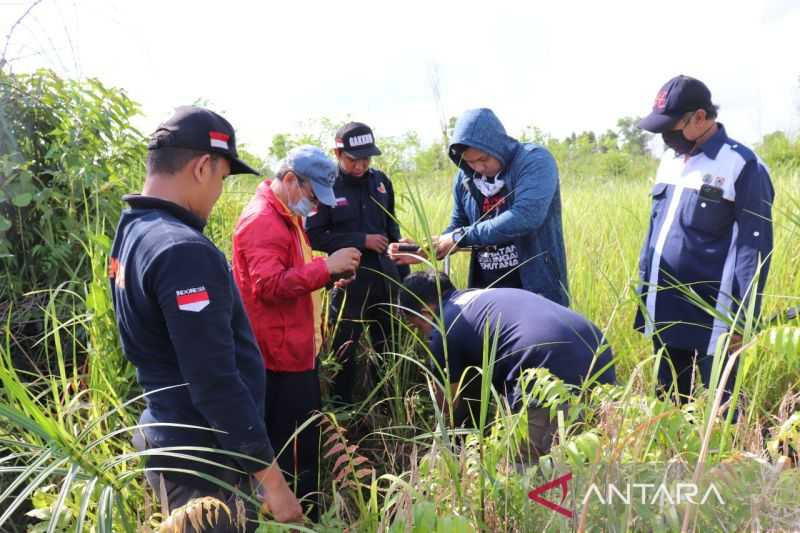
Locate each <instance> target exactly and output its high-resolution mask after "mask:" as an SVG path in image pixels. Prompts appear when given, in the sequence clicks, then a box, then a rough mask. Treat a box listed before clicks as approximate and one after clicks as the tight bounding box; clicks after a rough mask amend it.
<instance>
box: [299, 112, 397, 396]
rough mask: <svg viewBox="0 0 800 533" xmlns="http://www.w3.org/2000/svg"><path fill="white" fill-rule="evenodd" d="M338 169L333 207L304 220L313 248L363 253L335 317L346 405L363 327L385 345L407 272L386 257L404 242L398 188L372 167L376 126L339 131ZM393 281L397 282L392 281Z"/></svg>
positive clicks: (378, 346)
mask: <svg viewBox="0 0 800 533" xmlns="http://www.w3.org/2000/svg"><path fill="white" fill-rule="evenodd" d="M335 153H336V159H337V160H338V162H339V171H338V175H337V178H336V183H335V185H334V192H335V193H336V205H335V207H328V206H320V208H319V210H318V211H317V213H316V214H315V215H314V216H311V217H309V218H308V219H307V220H306V230H307V231H308V237H309V239H311V244H312V246H313V247H314V249H315V250H321V251H323V252H326V253H329V254H331V253H334V252H335V251H336V250H339V249H341V248H345V247H348V246H353V247H356V248H358V249H359V250H361V251H362V253H363V255H362V258H361V268H359V269H358V272H357V273H356V278H355V280H353V282H352V283H351V284H350V285H349V286H348V287H347V290H346V292H344V291H337V292H336V294H335V295H334V298H333V302H332V312H331V316H333V317H337V316H338V315H339V311H341V318H342V320H341V321H340V322H339V324H338V328H337V330H336V335H335V337H334V340H333V346H334V350H336V351H337V355H338V357H339V359H340V361H341V362H342V369H341V371H340V372H339V374H338V375H337V376H336V378H335V380H334V386H333V394H334V395H335V396H338V397H339V399H340V400H342V401H343V402H345V403H351V402H352V401H353V394H352V392H353V387H354V385H355V384H356V383H357V380H358V379H359V374H362V373H363V372H361V371H360V368H363V367H362V366H361V365H359V363H358V361H357V360H356V357H355V355H356V352H357V350H356V348H357V346H358V342H359V339H360V338H361V333H362V331H363V328H364V325H365V324H366V325H367V326H368V328H369V334H370V339H371V341H372V346H373V348H374V349H375V351H376V352H377V353H382V352H384V351H385V349H386V342H387V337H388V335H389V333H390V331H391V327H392V323H391V318H390V314H389V306H388V304H389V303H391V302H392V297H391V293H392V289H393V285H394V282H399V281H400V280H401V276H402V275H403V274H406V273H407V272H408V267H404V270H400V269H398V267H397V265H395V263H394V262H393V261H392V260H391V259H389V258H388V257H387V256H386V249H387V246H388V245H389V243H392V242H397V241H398V240H400V227H399V226H398V224H397V222H396V220H395V218H394V216H395V210H394V189H393V188H392V182H391V181H390V180H389V178H388V177H387V176H386V174H384V173H383V172H381V171H380V170H376V169H374V168H370V166H369V164H370V158H371V157H372V156H376V155H380V153H381V151H380V150H379V149H378V147H377V146H376V145H375V137H374V135H373V133H372V130H371V129H370V128H369V126H367V125H366V124H362V123H360V122H350V123H349V124H345V125H344V126H342V127H341V128H340V129H339V131H338V132H336V148H335ZM393 280H394V282H393Z"/></svg>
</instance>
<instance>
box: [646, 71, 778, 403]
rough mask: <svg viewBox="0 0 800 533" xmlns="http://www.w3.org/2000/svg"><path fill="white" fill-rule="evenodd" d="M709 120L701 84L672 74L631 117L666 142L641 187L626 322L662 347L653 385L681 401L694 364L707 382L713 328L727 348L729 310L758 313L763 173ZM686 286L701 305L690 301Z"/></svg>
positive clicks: (768, 218)
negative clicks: (642, 207)
mask: <svg viewBox="0 0 800 533" xmlns="http://www.w3.org/2000/svg"><path fill="white" fill-rule="evenodd" d="M716 117H717V107H716V106H715V105H714V104H713V103H712V102H711V93H710V91H709V90H708V88H707V87H706V86H705V84H703V82H701V81H699V80H697V79H694V78H690V77H688V76H677V77H675V78H673V79H671V80H670V81H668V82H667V83H666V84H665V85H664V86H663V87H662V88H661V90H660V91H659V92H658V94H657V96H656V100H655V103H654V105H653V111H652V113H650V115H648V116H647V117H645V118H644V119H642V120H641V121H640V122H639V127H640V128H642V129H645V130H647V131H651V132H653V133H660V134H661V136H662V138H663V140H664V143H665V144H666V148H667V149H666V151H665V152H664V155H663V156H662V157H661V163H660V165H659V167H658V172H657V175H656V181H655V184H654V186H653V189H652V192H651V196H652V204H653V205H652V211H651V217H650V229H649V231H648V233H647V237H646V239H645V241H644V246H643V247H642V252H641V256H640V259H639V275H640V278H641V286H640V290H639V293H640V296H641V299H642V305H641V306H640V309H639V312H638V313H637V315H636V323H635V327H636V328H637V329H638V330H640V331H642V332H644V334H645V335H648V336H652V338H653V344H654V346H655V349H656V350H659V349H661V348H662V347H663V348H664V349H665V352H664V357H663V358H662V360H661V365H660V368H659V373H658V374H659V382H660V384H661V385H662V386H663V387H664V388H665V389H667V390H669V389H670V388H671V387H673V385H675V386H676V389H677V392H678V393H679V394H680V398H681V401H686V398H687V396H688V395H690V394H691V392H692V391H691V387H692V377H693V374H694V372H693V370H694V368H695V365H696V366H697V368H698V370H699V374H700V378H701V379H702V381H703V384H704V385H706V386H708V383H709V380H710V376H711V369H712V365H713V362H714V353H715V351H716V348H717V343H718V341H720V337H721V336H722V335H723V334H725V333H728V332H729V331H730V333H731V340H730V344H729V346H730V347H735V346H737V345H738V344H739V343H740V342H741V336H740V335H739V334H738V332H737V331H736V330H735V329H734V330H731V324H732V323H733V321H734V317H736V316H737V313H739V316H738V322H737V323H739V324H741V323H742V322H743V317H744V313H745V310H746V309H747V308H748V303H749V300H750V298H755V302H754V304H755V309H756V313H758V311H759V309H760V303H761V302H760V299H761V291H762V290H763V287H764V283H765V282H766V279H767V273H768V271H769V258H770V255H771V252H772V203H773V199H774V196H775V192H774V190H773V188H772V182H771V181H770V177H769V172H768V170H767V168H766V166H765V165H764V163H763V162H762V161H761V160H760V159H759V158H758V156H757V155H756V154H755V153H753V151H752V150H750V149H749V148H747V147H746V146H744V145H742V144H741V143H738V142H737V141H734V140H733V139H731V138H729V137H728V135H727V133H726V131H725V128H724V127H723V125H722V124H719V123H717V122H716ZM759 269H760V270H759ZM757 274H758V279H755V278H756V275H757ZM692 293H695V294H696V295H697V296H699V297H700V298H702V299H703V300H704V301H705V302H706V304H708V306H707V308H705V309H704V308H703V306H700V305H698V303H697V300H696V299H695V300H694V301H692V300H693V298H694V296H693V295H692ZM740 308H741V309H742V310H741V312H740V311H739V309H740ZM714 309H715V310H716V311H715V312H714V313H713V314H712V312H709V311H711V310H714ZM722 317H725V318H726V319H722ZM723 340H724V338H723ZM729 351H732V350H730V349H729ZM670 362H671V365H672V367H674V370H675V374H676V377H677V383H675V384H674V383H673V381H674V379H673V374H672V369H671V368H670ZM734 379H735V377H734V375H732V376H731V379H730V380H729V381H728V383H727V385H726V396H725V399H727V397H728V395H729V394H730V390H731V389H732V387H733V383H734ZM673 392H675V390H674V389H673Z"/></svg>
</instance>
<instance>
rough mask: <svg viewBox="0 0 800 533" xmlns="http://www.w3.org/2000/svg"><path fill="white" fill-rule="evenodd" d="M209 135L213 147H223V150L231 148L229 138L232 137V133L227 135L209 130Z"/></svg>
mask: <svg viewBox="0 0 800 533" xmlns="http://www.w3.org/2000/svg"><path fill="white" fill-rule="evenodd" d="M208 137H209V140H210V141H211V147H212V148H222V149H223V150H230V148H228V139H230V138H231V136H230V135H226V134H225V133H220V132H218V131H209V132H208Z"/></svg>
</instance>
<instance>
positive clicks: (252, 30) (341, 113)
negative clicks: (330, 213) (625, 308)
mask: <svg viewBox="0 0 800 533" xmlns="http://www.w3.org/2000/svg"><path fill="white" fill-rule="evenodd" d="M28 5H30V2H26V1H19V0H14V1H3V0H0V34H1V35H5V33H7V31H8V28H9V27H10V26H11V24H13V22H14V20H16V19H17V18H18V17H19V15H20V14H21V13H22V12H23V11H24V10H25V9H26V8H27V6H28ZM798 28H800V2H799V1H797V0H763V1H758V0H749V1H740V0H728V1H720V0H672V1H669V2H663V1H662V2H652V1H648V0H638V1H628V0H607V1H605V2H597V1H575V0H561V1H558V2H506V1H499V0H495V1H491V2H487V1H484V2H470V1H453V2H451V1H439V2H434V1H427V2H423V1H416V0H409V1H406V2H396V1H394V2H384V1H380V0H373V1H371V2H369V1H356V2H329V1H327V2H323V1H320V2H317V1H306V2H284V1H280V2H243V1H233V0H229V1H225V2H223V1H205V0H196V1H192V2H185V1H168V0H162V1H161V2H154V1H149V0H141V1H136V2H128V1H121V0H105V1H96V0H84V1H80V0H74V1H65V0H43V1H42V3H41V4H39V5H38V6H36V8H34V10H33V11H32V16H30V17H28V18H27V19H25V21H24V22H23V24H21V25H20V26H19V27H18V28H17V29H16V31H15V33H14V35H13V37H12V40H11V42H10V45H9V52H8V54H7V55H8V57H9V58H11V59H12V62H11V67H12V68H13V70H14V71H17V72H22V71H29V70H31V69H34V68H37V67H41V66H45V67H50V68H54V69H55V70H57V71H58V72H59V73H61V74H63V75H67V76H72V77H90V76H93V77H98V78H100V79H101V80H102V81H104V82H105V83H107V84H111V85H115V86H118V87H122V88H124V89H126V90H127V91H128V93H129V94H130V96H132V97H133V98H134V99H136V100H137V101H139V102H140V103H141V104H142V106H143V110H144V116H143V117H141V118H140V119H138V120H137V125H139V126H140V127H141V128H142V129H143V130H144V131H145V132H149V131H150V130H152V129H154V127H155V125H156V124H157V123H158V122H159V121H160V120H161V119H163V118H165V117H166V116H168V115H169V113H170V112H171V110H172V108H173V107H175V106H177V105H181V104H184V103H191V102H193V101H196V100H197V99H204V100H205V101H207V102H209V105H210V107H212V108H214V109H215V110H218V111H220V112H223V113H224V114H225V115H226V116H227V117H228V118H229V119H230V120H231V122H233V124H234V125H235V126H236V128H237V131H238V133H239V137H240V139H241V140H242V141H244V142H245V143H247V144H248V145H249V146H250V148H251V149H252V150H254V151H256V152H258V153H262V154H263V153H264V152H265V151H266V149H267V147H268V146H269V142H270V139H271V137H272V135H273V134H275V133H277V132H281V131H295V130H297V129H298V128H300V127H301V123H303V122H304V121H309V120H313V119H318V118H321V117H330V118H332V119H334V120H341V119H344V118H346V117H348V116H349V117H351V118H353V119H355V120H361V121H364V122H367V123H369V124H370V125H372V126H373V128H374V129H375V130H376V133H377V134H378V135H379V136H382V135H397V134H400V133H403V132H406V131H409V130H415V131H417V132H418V133H419V134H420V136H421V137H422V138H423V139H434V138H435V137H436V135H437V132H438V130H439V115H440V113H439V109H438V108H437V105H436V104H435V101H434V98H433V91H432V89H431V79H432V73H433V72H437V73H438V78H439V89H440V93H441V102H442V106H441V107H442V111H443V113H444V114H445V115H446V116H451V115H457V114H458V113H459V112H461V111H463V110H464V109H467V108H469V107H477V106H486V107H491V108H493V109H494V110H495V111H496V112H497V114H498V116H499V117H500V119H501V120H502V121H503V122H504V123H505V125H506V127H507V129H508V130H509V132H510V133H512V134H516V133H519V132H520V131H521V130H522V129H523V128H524V127H526V126H529V125H534V126H537V127H539V128H540V129H542V130H544V131H546V132H549V133H551V134H553V135H556V136H559V137H560V136H564V135H567V134H569V133H570V132H572V131H582V130H594V131H598V132H600V131H604V130H605V129H607V128H609V127H613V126H614V124H615V122H616V119H617V118H619V117H622V116H626V115H642V114H645V113H646V112H647V111H648V110H649V107H650V105H651V104H652V100H653V97H654V96H655V94H656V92H657V90H658V88H659V87H660V86H661V84H662V83H663V82H665V81H666V80H667V79H669V78H670V77H672V76H673V75H675V74H679V73H683V74H689V75H692V76H695V77H698V78H700V79H702V80H703V81H705V82H706V83H707V84H708V86H709V87H710V89H711V91H712V94H713V97H714V100H715V101H716V103H718V104H719V105H720V106H721V114H720V120H721V121H722V122H723V123H725V125H726V127H727V129H728V131H729V133H730V134H731V136H733V137H734V138H737V139H738V140H740V141H743V142H748V143H752V142H754V141H756V140H757V139H759V138H760V137H761V135H763V134H765V133H769V132H771V131H774V130H777V129H782V130H785V131H789V132H792V133H795V132H797V131H798V129H800V89H798V85H800V53H799V52H800V30H798Z"/></svg>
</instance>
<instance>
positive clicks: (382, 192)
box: [378, 182, 386, 194]
mask: <svg viewBox="0 0 800 533" xmlns="http://www.w3.org/2000/svg"><path fill="white" fill-rule="evenodd" d="M378 192H379V193H381V194H386V187H384V186H383V182H381V184H380V185H378Z"/></svg>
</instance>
